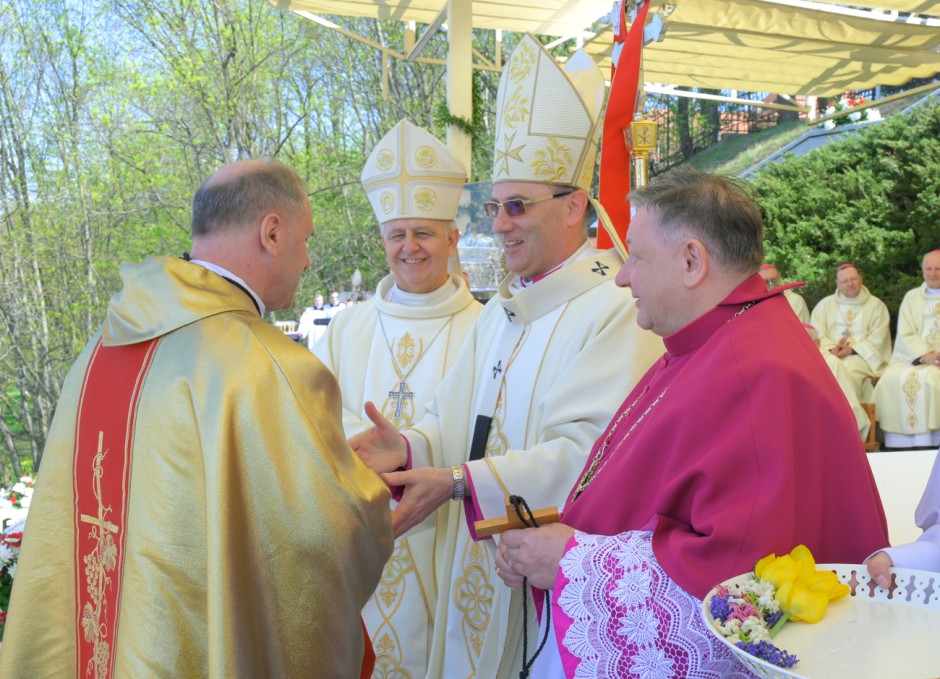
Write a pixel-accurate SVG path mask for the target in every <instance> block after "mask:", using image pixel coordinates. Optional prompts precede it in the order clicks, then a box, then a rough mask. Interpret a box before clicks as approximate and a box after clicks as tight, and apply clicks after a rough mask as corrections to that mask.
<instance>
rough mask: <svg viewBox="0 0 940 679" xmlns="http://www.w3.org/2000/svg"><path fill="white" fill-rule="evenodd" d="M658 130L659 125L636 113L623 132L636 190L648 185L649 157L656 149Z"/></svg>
mask: <svg viewBox="0 0 940 679" xmlns="http://www.w3.org/2000/svg"><path fill="white" fill-rule="evenodd" d="M658 129H659V125H657V124H656V123H655V122H653V121H652V120H650V119H648V118H646V117H644V115H643V114H642V113H637V114H635V116H634V119H633V121H632V122H631V123H630V127H629V129H626V130H624V135H625V136H626V143H627V148H629V149H631V150H632V152H633V184H634V186H635V187H637V188H639V187H641V186H646V185H647V184H648V183H649V180H650V166H649V157H650V151H652V150H654V149H655V148H656V132H657V130H658Z"/></svg>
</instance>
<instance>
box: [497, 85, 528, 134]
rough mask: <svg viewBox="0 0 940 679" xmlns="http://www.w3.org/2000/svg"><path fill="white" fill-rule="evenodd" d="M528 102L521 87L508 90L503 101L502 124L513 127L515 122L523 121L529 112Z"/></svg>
mask: <svg viewBox="0 0 940 679" xmlns="http://www.w3.org/2000/svg"><path fill="white" fill-rule="evenodd" d="M530 102H531V99H529V97H527V96H526V95H525V92H523V91H522V88H521V87H520V88H516V89H515V90H513V91H512V92H510V93H509V95H508V96H507V97H506V99H505V101H504V102H503V126H504V127H508V128H509V129H514V128H515V127H516V125H517V123H523V122H525V121H526V119H528V117H529V113H531V109H530V108H529V107H530V105H531V104H530Z"/></svg>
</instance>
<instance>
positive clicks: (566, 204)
mask: <svg viewBox="0 0 940 679" xmlns="http://www.w3.org/2000/svg"><path fill="white" fill-rule="evenodd" d="M567 190H568V189H566V188H565V189H562V188H560V187H556V186H549V185H547V184H533V183H531V182H501V183H499V184H494V185H493V191H492V196H493V200H494V201H496V202H499V203H503V202H505V201H507V200H514V199H521V200H532V199H533V198H541V197H543V196H550V195H555V194H559V193H564V192H566V191H567ZM577 200H579V199H578V197H577V194H576V193H571V194H569V195H567V196H563V197H559V198H552V199H548V200H542V201H540V202H538V203H532V204H529V205H526V206H525V214H522V215H519V216H518V217H510V216H509V215H508V214H507V213H506V209H505V208H504V207H500V208H499V212H498V213H497V214H496V217H495V218H494V220H493V233H494V234H496V235H497V236H498V237H499V238H500V240H501V241H502V244H503V251H504V252H505V253H506V266H507V267H508V268H509V270H510V271H512V272H513V273H516V274H518V275H519V276H521V277H524V278H535V277H536V276H540V275H542V274H544V273H547V272H548V271H551V270H552V269H554V268H555V267H556V266H558V265H559V264H561V263H562V262H564V261H565V260H566V259H568V257H570V256H571V255H572V254H574V252H575V250H577V249H578V248H579V247H581V245H582V244H583V243H584V241H585V240H586V239H587V230H586V229H585V227H584V211H583V209H574V211H573V206H574V207H575V208H576V206H575V205H574V201H577ZM580 200H586V199H585V198H584V196H583V194H582V197H581V198H580Z"/></svg>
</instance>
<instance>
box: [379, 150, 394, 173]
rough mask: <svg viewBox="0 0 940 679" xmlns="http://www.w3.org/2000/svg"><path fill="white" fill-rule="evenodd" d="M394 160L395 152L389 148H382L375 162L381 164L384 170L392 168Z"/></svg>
mask: <svg viewBox="0 0 940 679" xmlns="http://www.w3.org/2000/svg"><path fill="white" fill-rule="evenodd" d="M394 162H395V154H394V153H392V152H391V151H390V150H389V149H382V150H381V151H379V155H378V156H376V158H375V164H376V165H378V166H379V169H380V170H382V172H385V171H387V170H390V169H391V167H392V165H393V164H394Z"/></svg>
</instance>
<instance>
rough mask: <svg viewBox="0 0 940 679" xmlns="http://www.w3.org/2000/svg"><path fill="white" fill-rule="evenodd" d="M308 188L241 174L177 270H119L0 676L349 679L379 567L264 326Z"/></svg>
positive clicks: (69, 393) (378, 501)
mask: <svg viewBox="0 0 940 679" xmlns="http://www.w3.org/2000/svg"><path fill="white" fill-rule="evenodd" d="M312 231H313V222H312V218H311V212H310V203H309V201H308V200H307V197H306V185H305V183H304V182H303V180H302V179H301V178H300V177H299V176H298V175H297V174H296V173H294V172H293V171H292V170H290V169H289V168H287V167H286V166H284V165H282V164H281V163H278V162H276V161H260V160H246V161H240V162H237V163H234V164H232V165H229V166H226V167H224V168H222V169H221V170H219V171H218V172H216V173H215V174H214V175H213V176H212V177H210V178H209V179H208V180H207V181H205V182H204V183H203V184H202V186H201V187H200V188H199V190H198V191H197V193H196V196H195V199H194V202H193V221H192V235H193V245H192V256H191V258H190V257H188V256H187V257H185V258H183V259H177V258H171V257H154V258H151V259H148V260H146V261H145V262H143V263H141V264H125V265H124V266H122V267H121V277H122V279H123V281H124V288H123V290H122V291H121V292H119V293H118V294H116V295H115V296H114V297H113V298H112V299H111V302H110V304H109V306H108V310H107V318H106V320H105V322H104V325H103V326H102V328H101V330H100V332H99V333H98V334H97V335H96V336H95V337H93V338H92V339H91V341H90V342H89V344H88V345H87V346H86V347H85V349H84V351H83V352H82V353H81V355H80V356H79V358H78V360H77V362H76V363H75V365H74V366H73V368H72V370H71V371H70V373H69V375H68V377H67V378H66V381H65V384H64V386H63V389H62V395H61V399H60V401H59V404H58V407H57V409H56V413H55V418H54V420H53V423H52V428H51V431H50V433H49V438H48V441H47V444H46V448H45V451H44V455H43V459H42V467H41V469H40V470H39V476H38V479H37V482H36V492H35V495H34V497H33V502H32V506H31V508H30V513H29V518H28V520H27V523H26V529H25V534H24V540H23V549H22V553H21V560H20V563H19V567H18V571H17V574H16V580H15V585H14V588H13V595H12V602H11V607H10V613H9V621H8V625H7V628H6V636H5V638H4V641H3V646H2V651H0V676H3V677H5V678H6V679H13V678H15V677H24V678H25V677H30V678H33V677H39V676H42V677H67V676H82V677H99V678H100V677H124V678H128V679H139V678H140V677H157V676H162V677H211V678H218V679H231V678H232V677H244V678H245V679H257V678H258V677H342V678H346V677H356V676H359V675H360V672H361V671H363V667H364V665H365V666H367V667H368V669H369V671H371V662H370V659H371V649H369V646H368V642H367V639H365V638H364V635H363V630H362V624H361V619H360V608H361V607H362V606H363V605H364V604H365V603H366V601H368V599H369V597H370V596H371V595H372V592H373V591H374V589H375V586H376V584H377V583H378V581H379V577H380V575H381V572H382V567H383V565H384V563H385V562H386V560H387V559H388V557H389V555H390V554H391V550H392V531H391V524H390V514H389V510H388V501H389V494H388V491H387V489H386V488H385V487H384V486H383V484H382V483H381V482H380V481H379V480H378V479H377V478H376V477H375V475H374V474H373V473H372V472H371V471H370V470H368V469H367V468H366V467H365V466H364V465H363V464H362V463H361V462H360V461H359V459H358V458H357V457H356V456H355V455H353V454H352V452H351V451H350V450H349V447H348V445H347V443H346V437H345V434H344V432H343V429H342V422H341V411H340V409H341V404H340V394H339V389H338V386H337V383H336V380H335V379H334V378H333V375H332V374H330V372H329V371H328V370H326V369H325V368H324V367H323V366H322V365H321V364H320V362H319V361H317V360H316V359H315V358H314V357H312V356H311V355H310V352H309V351H307V349H306V348H305V347H302V346H300V345H298V344H296V343H294V342H292V341H291V340H290V339H288V338H287V337H286V336H285V335H284V334H283V333H282V332H281V331H280V330H279V329H278V328H276V327H274V326H273V325H272V324H270V323H268V322H266V321H265V320H264V317H263V316H264V313H265V311H266V310H268V309H284V308H287V307H289V306H290V305H291V303H292V302H293V299H294V293H295V291H296V289H297V285H298V283H299V280H300V276H301V274H302V273H303V272H304V271H305V270H306V269H307V268H308V267H309V265H310V260H309V258H308V255H307V239H308V238H310V236H311V234H312Z"/></svg>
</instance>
